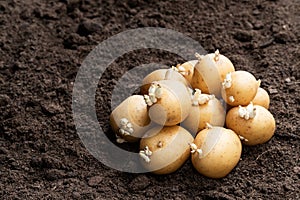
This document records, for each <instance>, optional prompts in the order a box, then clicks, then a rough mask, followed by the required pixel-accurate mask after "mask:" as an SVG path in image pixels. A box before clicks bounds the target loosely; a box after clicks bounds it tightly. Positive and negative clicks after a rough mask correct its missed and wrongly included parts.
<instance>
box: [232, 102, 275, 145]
mask: <svg viewBox="0 0 300 200" xmlns="http://www.w3.org/2000/svg"><path fill="white" fill-rule="evenodd" d="M226 126H227V127H228V128H230V129H232V130H233V131H235V132H236V133H237V134H238V135H240V136H242V137H243V138H245V139H244V140H243V143H244V144H245V145H250V146H253V145H257V144H262V143H265V142H267V141H268V140H270V139H271V138H272V136H273V135H274V132H275V128H276V124H275V119H274V117H273V115H272V114H271V113H270V112H269V111H268V110H267V109H266V108H264V107H262V106H260V105H253V104H252V103H251V104H249V105H248V106H247V107H242V106H240V107H234V108H232V109H231V110H229V112H228V113H227V115H226Z"/></svg>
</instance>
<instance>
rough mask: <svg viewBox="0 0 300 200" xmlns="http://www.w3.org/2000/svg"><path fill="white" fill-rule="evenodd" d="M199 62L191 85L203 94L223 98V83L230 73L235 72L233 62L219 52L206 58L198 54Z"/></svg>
mask: <svg viewBox="0 0 300 200" xmlns="http://www.w3.org/2000/svg"><path fill="white" fill-rule="evenodd" d="M196 56H197V57H198V59H199V62H198V63H197V64H196V65H195V69H194V74H193V78H192V81H191V85H192V87H193V88H199V89H200V90H201V91H202V92H203V93H206V94H214V95H216V96H217V97H220V96H221V86H222V81H223V80H224V78H225V76H226V74H227V73H229V72H234V71H235V69H234V66H233V64H232V62H231V61H230V60H229V59H228V58H227V57H226V56H224V55H222V54H220V53H219V51H218V50H217V51H216V52H215V53H210V54H207V55H205V56H201V55H198V54H196Z"/></svg>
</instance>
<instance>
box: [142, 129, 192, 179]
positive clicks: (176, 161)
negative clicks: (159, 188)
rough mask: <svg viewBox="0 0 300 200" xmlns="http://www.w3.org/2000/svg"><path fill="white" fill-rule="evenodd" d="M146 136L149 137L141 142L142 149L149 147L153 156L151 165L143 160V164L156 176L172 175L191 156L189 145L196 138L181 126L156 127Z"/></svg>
mask: <svg viewBox="0 0 300 200" xmlns="http://www.w3.org/2000/svg"><path fill="white" fill-rule="evenodd" d="M145 136H147V137H145V138H142V139H141V141H140V149H143V148H145V146H148V147H149V149H150V150H151V151H152V155H151V157H150V159H151V161H150V162H149V163H146V162H145V161H144V160H142V159H141V162H142V164H143V165H144V167H145V168H146V169H148V170H150V171H151V172H152V173H154V174H169V173H172V172H174V171H176V170H177V169H179V168H180V167H181V166H182V165H183V164H184V162H185V161H186V160H187V159H188V158H189V156H190V147H189V143H192V142H193V140H194V138H193V136H192V135H191V134H190V133H189V132H188V131H187V130H185V129H184V128H182V127H180V126H168V127H163V128H162V127H155V128H152V129H150V130H149V131H147V133H146V135H145ZM159 143H160V144H161V146H159V145H158V144H159ZM160 166H162V167H160Z"/></svg>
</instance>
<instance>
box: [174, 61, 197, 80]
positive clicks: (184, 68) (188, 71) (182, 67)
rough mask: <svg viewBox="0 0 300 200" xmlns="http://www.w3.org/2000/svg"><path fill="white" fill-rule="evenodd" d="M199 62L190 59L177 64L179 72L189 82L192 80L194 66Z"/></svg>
mask: <svg viewBox="0 0 300 200" xmlns="http://www.w3.org/2000/svg"><path fill="white" fill-rule="evenodd" d="M197 63H198V60H190V61H187V62H185V63H183V64H178V65H177V66H176V68H177V70H178V72H179V73H180V74H181V75H182V76H183V77H184V78H185V79H186V80H187V81H188V83H189V84H191V82H192V78H193V75H194V68H195V65H196V64H197Z"/></svg>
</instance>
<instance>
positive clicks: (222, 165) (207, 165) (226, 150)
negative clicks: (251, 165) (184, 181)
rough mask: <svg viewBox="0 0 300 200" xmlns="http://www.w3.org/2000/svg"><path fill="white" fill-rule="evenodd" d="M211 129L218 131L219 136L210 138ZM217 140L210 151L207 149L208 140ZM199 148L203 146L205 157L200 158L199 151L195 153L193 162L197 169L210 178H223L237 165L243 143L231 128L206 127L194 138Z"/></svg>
mask: <svg viewBox="0 0 300 200" xmlns="http://www.w3.org/2000/svg"><path fill="white" fill-rule="evenodd" d="M211 131H218V134H217V135H218V137H216V138H214V137H213V138H209V137H208V135H209V134H211ZM214 139H215V140H216V141H208V142H209V143H210V142H215V145H214V146H213V147H211V150H210V151H208V150H207V149H205V147H204V146H205V145H204V143H205V142H206V140H214ZM194 144H196V146H197V147H198V148H203V149H202V150H203V153H204V155H203V157H200V158H199V154H198V153H197V152H195V153H193V154H192V156H191V158H192V164H193V166H194V167H195V169H196V170H197V171H198V172H199V173H201V174H202V175H204V176H207V177H209V178H223V177H225V176H226V175H227V174H229V173H230V172H231V171H232V169H233V168H234V167H235V166H236V165H237V163H238V162H239V160H240V157H241V153H242V144H241V141H240V139H239V137H238V136H237V135H236V134H235V133H234V132H233V131H232V130H230V129H225V128H223V127H213V128H211V129H209V128H206V129H203V130H202V131H200V132H199V133H198V135H197V136H196V138H195V140H194Z"/></svg>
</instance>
